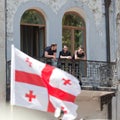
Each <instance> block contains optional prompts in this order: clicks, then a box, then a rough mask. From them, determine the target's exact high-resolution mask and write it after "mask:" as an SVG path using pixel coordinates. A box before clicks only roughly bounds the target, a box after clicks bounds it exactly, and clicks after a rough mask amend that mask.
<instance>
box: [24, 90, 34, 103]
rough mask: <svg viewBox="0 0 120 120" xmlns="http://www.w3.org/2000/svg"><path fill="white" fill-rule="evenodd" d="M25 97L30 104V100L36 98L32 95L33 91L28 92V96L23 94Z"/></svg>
mask: <svg viewBox="0 0 120 120" xmlns="http://www.w3.org/2000/svg"><path fill="white" fill-rule="evenodd" d="M25 97H28V101H29V102H32V99H33V98H34V99H35V98H36V95H33V91H32V90H30V91H29V93H28V94H27V93H26V94H25Z"/></svg>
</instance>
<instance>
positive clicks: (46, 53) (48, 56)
mask: <svg viewBox="0 0 120 120" xmlns="http://www.w3.org/2000/svg"><path fill="white" fill-rule="evenodd" d="M45 57H46V58H55V55H48V52H47V51H45Z"/></svg>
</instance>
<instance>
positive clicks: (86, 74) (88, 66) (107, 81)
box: [6, 58, 117, 93]
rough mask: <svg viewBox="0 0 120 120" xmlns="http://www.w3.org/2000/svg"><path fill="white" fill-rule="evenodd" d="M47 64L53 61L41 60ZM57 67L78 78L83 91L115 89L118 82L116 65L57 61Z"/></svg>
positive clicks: (84, 61) (8, 63) (99, 62)
mask: <svg viewBox="0 0 120 120" xmlns="http://www.w3.org/2000/svg"><path fill="white" fill-rule="evenodd" d="M38 60H39V61H42V62H44V63H47V64H53V61H52V60H51V59H45V58H39V59H38ZM55 63H56V64H55V65H56V67H58V68H60V69H62V70H65V71H67V72H69V73H70V74H72V75H74V76H75V77H77V78H78V80H79V81H80V83H82V88H83V89H96V90H98V89H99V88H102V89H103V88H104V89H103V90H106V89H105V88H107V90H109V89H112V88H114V87H115V83H116V81H117V77H116V76H117V72H116V64H115V63H111V62H110V63H108V62H102V61H90V60H67V59H57V61H56V62H55ZM10 65H11V63H10V61H9V62H7V82H6V86H7V87H6V89H7V92H8V93H9V89H10Z"/></svg>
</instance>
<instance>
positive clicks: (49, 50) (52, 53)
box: [43, 43, 57, 66]
mask: <svg viewBox="0 0 120 120" xmlns="http://www.w3.org/2000/svg"><path fill="white" fill-rule="evenodd" d="M56 52H57V44H56V43H52V44H51V46H48V47H46V48H45V50H44V55H43V57H45V58H50V59H51V62H50V63H49V64H51V65H54V66H56Z"/></svg>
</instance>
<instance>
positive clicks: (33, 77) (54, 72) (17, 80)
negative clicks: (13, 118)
mask: <svg viewBox="0 0 120 120" xmlns="http://www.w3.org/2000/svg"><path fill="white" fill-rule="evenodd" d="M80 90H81V89H80V86H79V81H78V80H77V79H76V78H75V77H74V76H72V75H71V74H68V73H67V72H65V71H62V70H60V69H58V68H56V67H53V66H50V65H47V64H45V63H42V62H40V61H37V60H35V59H33V58H32V57H30V56H28V55H26V54H25V53H23V52H21V51H20V50H18V49H16V48H14V46H12V58H11V104H12V105H18V106H22V107H27V108H31V109H36V110H41V111H46V112H53V113H54V112H55V110H56V109H57V108H59V109H61V110H62V111H64V116H63V120H73V119H75V118H76V116H77V114H76V110H77V105H76V104H75V103H74V101H75V98H76V96H77V95H78V94H80Z"/></svg>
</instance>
